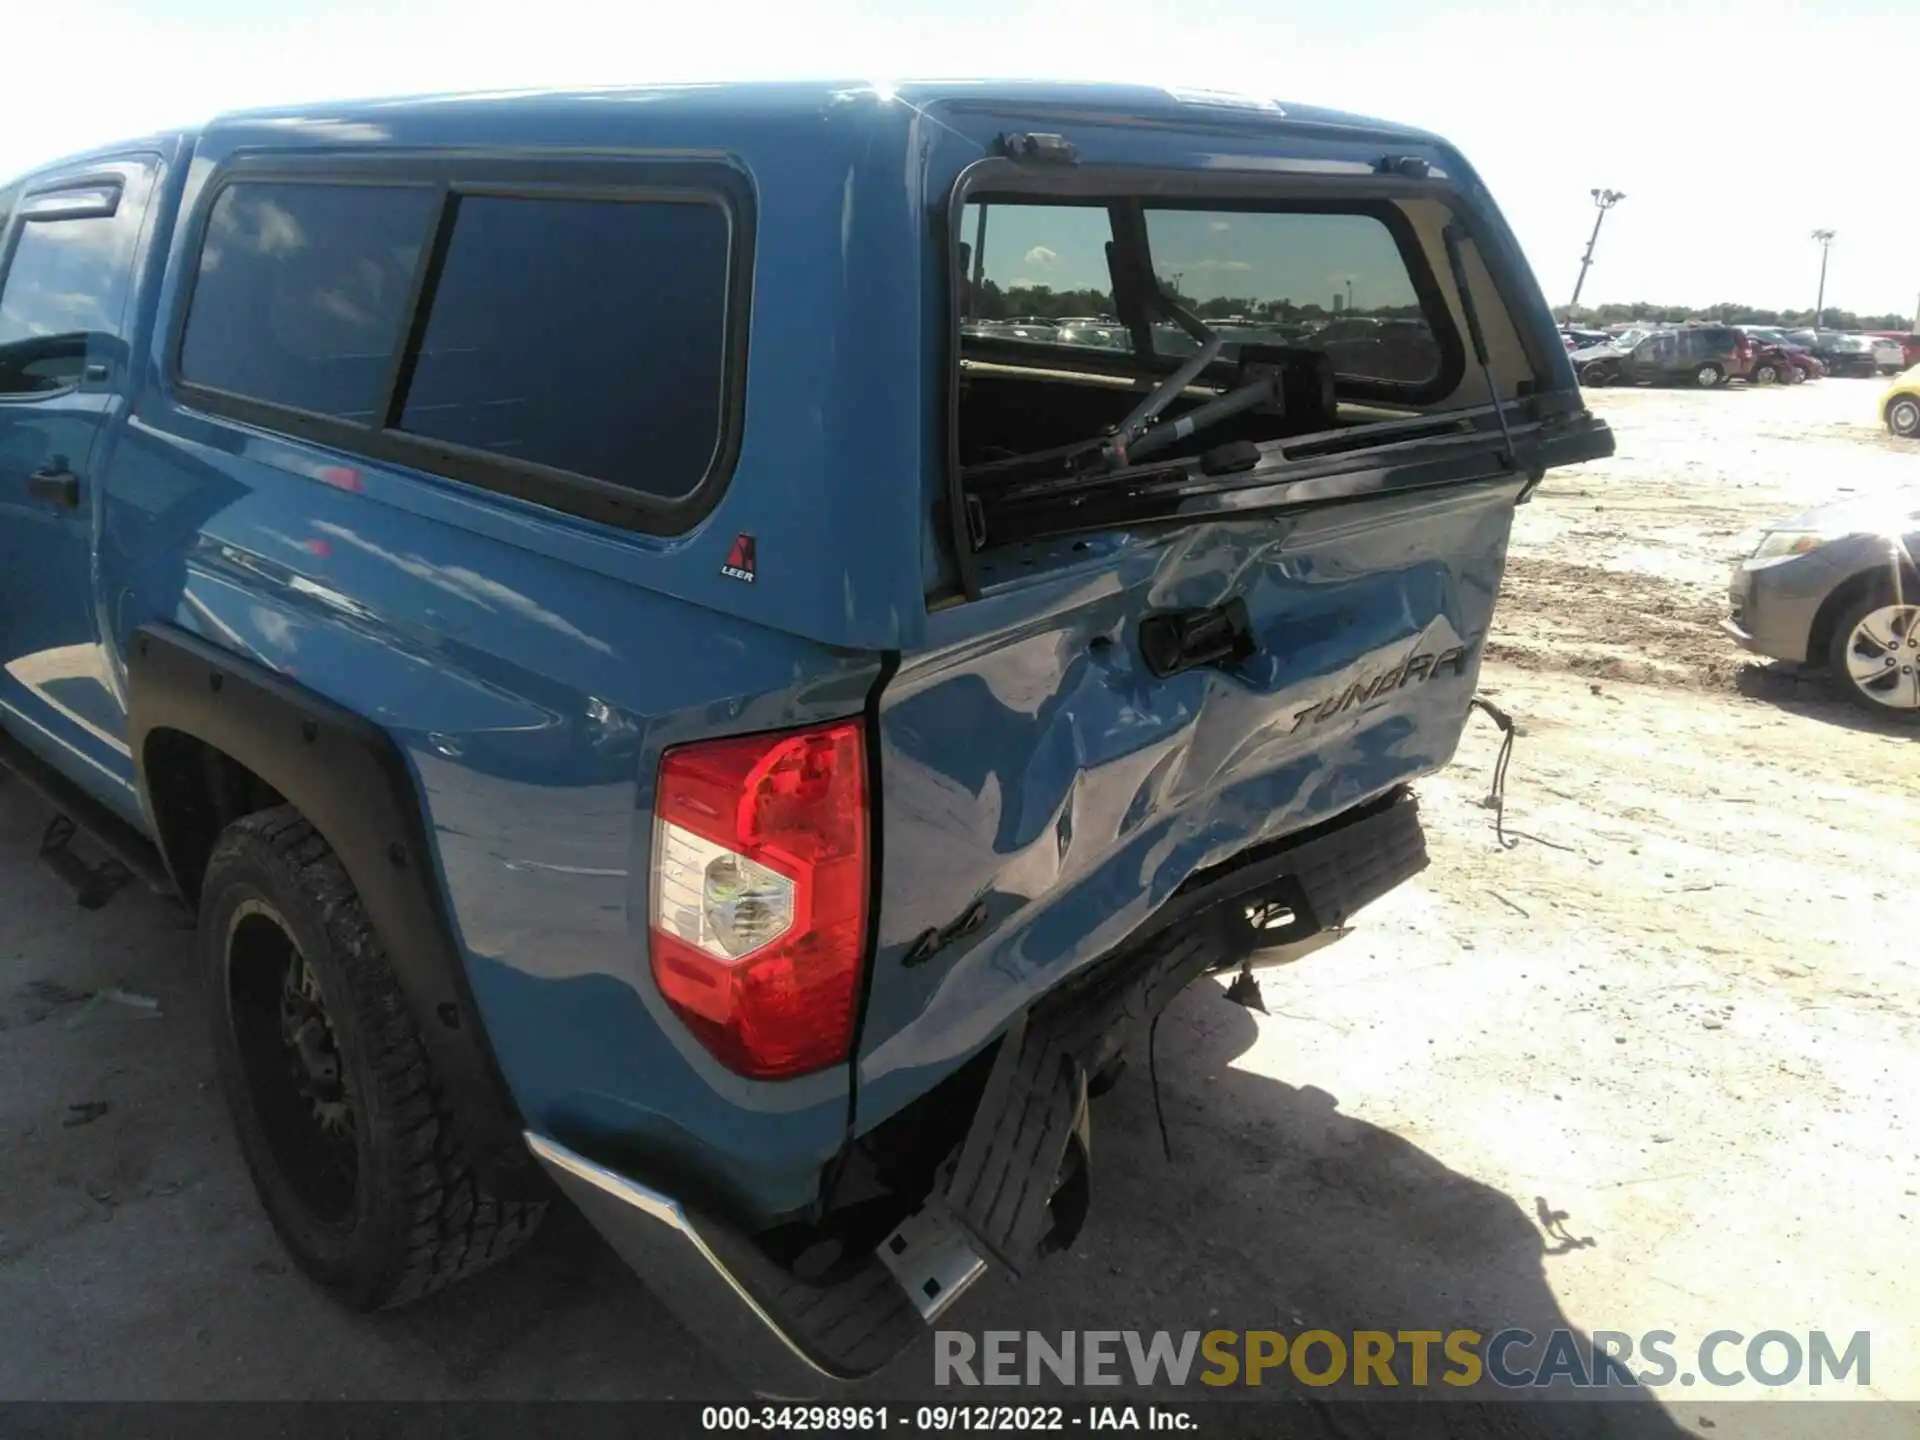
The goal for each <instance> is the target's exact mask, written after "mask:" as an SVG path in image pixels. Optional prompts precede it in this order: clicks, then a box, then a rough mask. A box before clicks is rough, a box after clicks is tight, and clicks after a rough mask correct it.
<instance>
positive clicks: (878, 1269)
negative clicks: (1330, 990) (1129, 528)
mask: <svg viewBox="0 0 1920 1440" xmlns="http://www.w3.org/2000/svg"><path fill="white" fill-rule="evenodd" d="M1426 863H1427V853H1426V841H1425V837H1424V835H1423V834H1422V831H1421V828H1420V821H1419V813H1418V809H1417V806H1416V803H1415V801H1414V798H1413V796H1412V794H1411V793H1410V792H1408V791H1406V790H1404V789H1396V790H1395V791H1393V792H1391V793H1389V794H1388V795H1386V796H1383V797H1381V798H1380V799H1378V800H1375V801H1372V802H1369V803H1368V804H1366V805H1363V806H1360V807H1357V808H1356V809H1355V810H1352V811H1349V812H1348V813H1347V814H1345V815H1342V816H1340V817H1337V818H1336V819H1335V820H1333V821H1331V822H1329V823H1328V824H1326V825H1324V826H1320V827H1316V828H1315V829H1314V830H1312V831H1308V832H1306V833H1305V834H1303V835H1300V836H1295V837H1291V838H1290V839H1288V840H1286V841H1281V842H1278V843H1276V844H1274V845H1271V846H1263V847H1260V848H1259V849H1257V850H1254V851H1249V852H1247V853H1245V854H1243V855H1240V856H1237V857H1235V859H1233V860H1232V861H1229V862H1227V863H1226V864H1224V865H1221V866H1218V867H1216V868H1215V869H1214V870H1212V871H1209V872H1203V873H1202V874H1200V875H1196V876H1195V877H1194V878H1193V879H1192V880H1191V881H1189V882H1188V884H1187V885H1186V886H1184V887H1182V889H1181V890H1180V891H1178V892H1176V894H1175V895H1174V896H1173V897H1172V898H1171V899H1170V900H1168V902H1167V903H1166V904H1165V905H1163V906H1162V907H1161V908H1160V909H1159V910H1158V911H1156V912H1155V914H1154V916H1153V918H1152V920H1151V921H1150V922H1149V923H1148V924H1147V925H1146V926H1144V927H1143V928H1142V929H1141V930H1140V931H1139V932H1137V933H1136V934H1135V935H1134V936H1133V937H1132V938H1131V939H1129V941H1128V942H1127V944H1126V945H1125V946H1124V947H1122V948H1121V949H1120V950H1119V951H1117V952H1115V953H1114V954H1113V955H1111V956H1109V957H1108V958H1107V959H1105V960H1102V961H1100V962H1098V963H1096V964H1094V965H1092V966H1089V967H1088V968H1087V969H1086V970H1085V971H1083V972H1080V973H1078V974H1076V975H1074V976H1073V977H1072V978H1071V979H1070V980H1069V981H1068V982H1067V983H1066V984H1064V985H1062V986H1061V987H1059V988H1058V989H1056V990H1055V991H1053V992H1051V993H1050V994H1048V995H1047V996H1045V997H1044V998H1043V999H1042V1000H1040V1001H1039V1002H1038V1003H1037V1004H1035V1005H1034V1006H1033V1007H1032V1008H1031V1009H1030V1010H1029V1011H1027V1012H1026V1013H1025V1014H1024V1015H1022V1016H1021V1017H1020V1018H1019V1019H1018V1020H1017V1021H1016V1023H1015V1025H1014V1026H1013V1028H1012V1029H1011V1030H1010V1031H1009V1032H1008V1035H1007V1036H1006V1037H1005V1038H1004V1041H1003V1043H1002V1044H1001V1045H1000V1048H999V1050H998V1052H997V1055H996V1058H995V1062H994V1068H993V1071H992V1074H991V1076H990V1077H989V1079H988V1082H987V1086H986V1089H985V1091H984V1093H983V1095H982V1097H981V1100H980V1103H979V1107H978V1109H977V1110H976V1111H975V1113H974V1116H973V1120H972V1122H971V1126H970V1128H969V1129H968V1131H967V1134H966V1136H965V1138H964V1139H963V1140H962V1141H961V1143H960V1144H959V1145H958V1146H957V1147H956V1148H955V1151H954V1153H953V1155H952V1157H951V1158H952V1161H953V1163H952V1165H951V1166H947V1167H943V1170H942V1173H943V1174H944V1175H945V1176H946V1179H945V1181H944V1183H943V1185H942V1188H940V1189H939V1190H938V1191H937V1193H935V1194H933V1195H931V1196H929V1197H928V1198H927V1201H926V1203H925V1205H924V1206H923V1208H922V1209H921V1210H919V1211H918V1212H916V1213H915V1214H914V1215H912V1216H910V1217H909V1218H908V1219H907V1220H905V1221H903V1222H902V1223H901V1225H900V1226H899V1227H898V1228H897V1229H896V1230H895V1231H894V1232H893V1233H892V1234H891V1235H889V1236H888V1237H887V1238H886V1239H885V1240H883V1241H882V1242H881V1244H880V1245H879V1246H878V1247H876V1249H875V1250H874V1252H873V1253H872V1254H871V1255H868V1256H865V1257H861V1258H860V1260H859V1261H858V1262H857V1263H855V1264H854V1265H853V1266H852V1267H851V1268H850V1269H847V1270H845V1271H844V1272H843V1273H842V1274H841V1275H840V1277H839V1278H838V1279H836V1280H835V1281H833V1282H832V1283H831V1284H809V1283H807V1282H803V1281H801V1280H798V1279H796V1278H795V1277H794V1276H793V1275H792V1274H791V1273H790V1272H789V1271H787V1270H785V1269H783V1268H782V1267H780V1266H779V1265H777V1264H776V1263H775V1262H774V1261H773V1260H772V1259H770V1258H769V1257H768V1256H767V1255H766V1254H765V1252H764V1251H762V1250H761V1248H760V1247H759V1246H758V1245H756V1244H755V1242H754V1241H753V1239H752V1238H751V1237H749V1236H747V1235H744V1234H741V1233H740V1232H739V1231H737V1230H735V1229H733V1228H732V1227H731V1226H729V1225H727V1224H726V1223H725V1222H723V1221H719V1220H716V1219H714V1218H712V1217H710V1216H707V1215H703V1214H701V1213H700V1212H699V1211H698V1210H697V1209H696V1208H695V1207H693V1206H691V1205H689V1204H687V1203H685V1202H683V1201H681V1200H678V1199H676V1198H674V1197H673V1196H670V1195H667V1194H664V1193H662V1192H660V1191H658V1190H655V1189H653V1188H651V1187H650V1186H647V1185H645V1184H642V1183H640V1182H639V1181H637V1180H635V1179H633V1178H632V1177H630V1176H627V1175H623V1174H621V1173H619V1172H618V1171H616V1170H613V1169H610V1168H608V1167H607V1166H604V1165H601V1164H599V1163H597V1162H595V1161H593V1160H591V1159H589V1158H588V1157H586V1156H584V1155H581V1154H579V1153H577V1152H575V1151H574V1150H571V1149H569V1148H568V1147H567V1146H565V1145H563V1144H561V1143H559V1142H558V1141H556V1140H554V1139H552V1138H551V1137H549V1136H545V1135H538V1134H532V1133H529V1134H528V1135H527V1137H526V1143H527V1146H528V1148H529V1149H530V1150H532V1152H533V1154H534V1155H535V1157H536V1158H537V1159H538V1160H539V1161H540V1163H541V1165H542V1166H544V1167H545V1169H546V1171H547V1173H548V1174H549V1175H550V1176H551V1177H552V1178H553V1179H554V1181H555V1182H556V1183H557V1184H558V1185H559V1186H560V1188H561V1189H562V1190H563V1191H564V1192H565V1193H566V1194H567V1196H568V1198H570V1199H571V1200H572V1201H573V1202H574V1203H575V1204H576V1205H578V1206H579V1207H580V1209H581V1211H582V1212H583V1213H584V1214H585V1215H586V1217H587V1218H588V1220H589V1221H591V1222H592V1224H593V1225H594V1227H595V1228H596V1229H597V1230H599V1232H600V1233H601V1235H602V1236H604V1237H605V1238H606V1240H607V1241H608V1243H609V1244H611V1245H612V1246H613V1248H614V1249H615V1250H616V1251H617V1252H618V1253H619V1254H620V1256H621V1258H622V1259H624V1260H625V1261H626V1262H627V1263H628V1264H629V1265H631V1266H632V1267H633V1269H634V1270H635V1271H636V1272H637V1273H638V1274H639V1275H640V1276H641V1277H642V1278H643V1279H644V1280H645V1281H646V1282H647V1284H648V1286H649V1287H650V1288H652V1289H653V1290H654V1291H655V1292H656V1293H657V1294H658V1295H659V1297H660V1299H661V1300H662V1301H663V1302H665V1303H666V1304H667V1306H668V1307H669V1308H670V1309H671V1310H673V1312H674V1313H675V1315H676V1316H677V1317H678V1318H679V1319H680V1321H681V1322H682V1323H683V1324H685V1325H686V1326H687V1328H688V1329H689V1330H691V1331H693V1332H694V1333H695V1334H696V1335H698V1336H699V1337H700V1338H701V1339H702V1340H703V1341H704V1342H705V1343H706V1344H707V1345H708V1346H710V1347H711V1348H712V1349H713V1350H714V1351H715V1352H716V1353H717V1354H719V1355H720V1356H721V1358H723V1359H724V1360H726V1361H727V1362H728V1363H729V1364H730V1365H731V1366H732V1367H733V1368H734V1369H735V1370H736V1371H737V1372H738V1373H739V1374H740V1376H741V1378H742V1379H743V1380H744V1381H745V1382H746V1383H747V1384H748V1385H749V1386H750V1387H751V1388H753V1389H754V1390H755V1391H756V1392H758V1393H760V1394H763V1395H770V1396H778V1397H781V1398H789V1399H803V1398H808V1397H812V1396H817V1395H821V1394H823V1393H827V1392H829V1391H831V1390H833V1389H834V1388H836V1387H837V1386H838V1385H840V1384H843V1383H845V1382H849V1381H855V1380H859V1379H862V1378H864V1377H865V1376H868V1375H871V1374H873V1373H874V1372H875V1371H877V1370H878V1369H880V1368H881V1367H882V1366H883V1365H885V1364H886V1363H887V1362H888V1361H889V1360H891V1359H892V1358H893V1357H894V1356H895V1355H897V1354H898V1353H899V1352H900V1351H901V1350H903V1349H905V1348H906V1347H907V1346H908V1345H910V1344H912V1343H913V1342H914V1340H916V1339H917V1338H918V1337H919V1336H920V1334H921V1333H922V1332H923V1331H925V1330H926V1329H927V1328H928V1327H929V1325H931V1324H932V1323H933V1321H934V1320H936V1319H937V1318H938V1317H939V1315H940V1314H941V1313H942V1312H944V1311H945V1309H946V1308H947V1307H948V1306H949V1305H950V1304H952V1303H953V1301H955V1300H956V1299H958V1298H959V1296H960V1295H961V1294H962V1293H964V1291H965V1290H966V1289H967V1288H968V1287H969V1286H970V1285H971V1284H972V1283H973V1282H974V1281H975V1280H977V1279H978V1278H979V1277H980V1276H981V1275H982V1274H984V1273H985V1271H986V1269H987V1257H991V1259H992V1260H993V1261H995V1262H996V1263H998V1264H1000V1265H1001V1266H1003V1267H1004V1268H1006V1269H1008V1270H1010V1271H1011V1272H1013V1273H1014V1274H1024V1273H1025V1272H1026V1270H1027V1267H1028V1265H1029V1264H1030V1263H1032V1262H1035V1261H1037V1260H1038V1259H1040V1258H1041V1256H1042V1255H1044V1254H1046V1253H1048V1251H1049V1249H1051V1248H1056V1247H1057V1244H1058V1243H1064V1242H1062V1241H1061V1240H1060V1236H1061V1234H1062V1233H1063V1223H1062V1222H1063V1217H1062V1215H1061V1202H1062V1197H1068V1196H1069V1192H1070V1191H1074V1192H1075V1194H1074V1195H1073V1196H1072V1197H1070V1198H1071V1200H1072V1208H1074V1209H1075V1210H1076V1211H1077V1212H1079V1213H1076V1214H1074V1215H1072V1216H1070V1217H1067V1218H1066V1222H1065V1225H1064V1232H1065V1234H1066V1240H1067V1241H1070V1240H1071V1238H1072V1232H1074V1231H1077V1229H1078V1219H1079V1214H1080V1213H1084V1206H1085V1201H1086V1195H1087V1193H1088V1185H1089V1184H1090V1172H1089V1171H1088V1169H1087V1148H1088V1147H1087V1143H1086V1142H1087V1135H1088V1121H1087V1101H1086V1094H1087V1077H1088V1076H1089V1075H1090V1074H1092V1073H1094V1072H1096V1071H1097V1070H1098V1069H1099V1068H1100V1067H1101V1066H1103V1065H1104V1064H1105V1063H1106V1062H1107V1061H1108V1060H1110V1059H1112V1058H1113V1057H1114V1056H1115V1055H1117V1054H1119V1053H1120V1052H1121V1051H1122V1050H1124V1049H1125V1047H1126V1046H1127V1045H1128V1044H1129V1043H1130V1042H1131V1041H1132V1040H1133V1039H1135V1038H1136V1037H1138V1036H1140V1035H1142V1034H1144V1032H1145V1030H1146V1027H1148V1026H1149V1025H1151V1024H1152V1022H1153V1020H1154V1019H1155V1018H1156V1017H1157V1016H1158V1015H1159V1014H1160V1012H1161V1011H1162V1010H1164V1009H1165V1008H1166V1006H1167V1005H1168V1004H1169V1003H1170V1002H1171V1001H1172V999H1173V997H1174V996H1175V995H1177V994H1178V993H1179V992H1180V991H1181V990H1182V989H1184V988H1185V987H1186V986H1187V985H1188V984H1189V983H1191V982H1192V981H1193V980H1195V979H1197V978H1198V977H1199V976H1201V975H1203V974H1206V973H1207V972H1208V971H1210V970H1217V969H1220V968H1222V967H1223V966H1226V965H1231V964H1233V963H1235V962H1237V961H1238V960H1239V959H1240V958H1241V957H1242V956H1243V955H1245V954H1246V953H1247V952H1248V951H1249V950H1250V949H1251V947H1252V945H1253V944H1254V943H1255V942H1256V939H1257V943H1259V944H1261V945H1271V944H1274V943H1277V942H1280V941H1284V940H1287V939H1290V938H1295V937H1296V935H1305V934H1312V933H1316V932H1318V931H1321V930H1327V929H1334V928H1337V927H1340V926H1343V925H1345V924H1346V922H1347V921H1348V920H1349V919H1350V918H1351V917H1352V915H1353V914H1354V912H1355V911H1357V910H1358V909H1359V908H1360V907H1361V906H1363V905H1365V904H1367V903H1369V902H1370V901H1372V900H1374V899H1377V898H1378V897H1380V896H1381V895H1384V894H1386V893H1387V892H1388V891H1389V890H1391V889H1393V888H1394V887H1395V886H1396V885H1398V884H1399V883H1400V882H1401V881H1403V880H1406V879H1409V878H1411V877H1412V876H1413V875H1416V874H1418V873H1419V872H1420V871H1421V870H1422V869H1424V868H1425V866H1426ZM1253 904H1260V905H1271V906H1284V907H1285V908H1287V909H1289V910H1291V911H1292V912H1293V913H1294V916H1295V919H1294V921H1293V923H1292V924H1291V925H1289V926H1288V927H1287V930H1286V931H1285V932H1281V931H1275V930H1271V929H1269V930H1266V931H1264V932H1255V931H1254V930H1253V929H1252V927H1251V926H1249V925H1247V924H1246V923H1245V920H1244V916H1245V913H1246V909H1247V907H1248V906H1249V905H1253ZM1076 1144H1077V1146H1078V1153H1077V1155H1076V1156H1074V1157H1073V1158H1074V1160H1075V1161H1076V1162H1077V1167H1078V1169H1077V1180H1078V1184H1077V1186H1075V1185H1068V1184H1061V1183H1059V1177H1061V1176H1062V1175H1063V1174H1066V1173H1069V1171H1070V1170H1071V1169H1072V1168H1073V1167H1070V1166H1069V1165H1068V1160H1069V1152H1071V1151H1073V1150H1074V1149H1075V1147H1076Z"/></svg>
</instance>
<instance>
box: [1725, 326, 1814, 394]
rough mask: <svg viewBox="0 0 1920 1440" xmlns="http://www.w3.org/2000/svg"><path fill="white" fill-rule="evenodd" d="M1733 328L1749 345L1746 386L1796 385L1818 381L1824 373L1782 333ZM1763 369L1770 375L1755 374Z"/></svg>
mask: <svg viewBox="0 0 1920 1440" xmlns="http://www.w3.org/2000/svg"><path fill="white" fill-rule="evenodd" d="M1734 328H1735V329H1737V330H1739V331H1741V332H1742V333H1744V334H1745V335H1746V337H1747V339H1748V340H1750V341H1752V342H1753V347H1754V368H1753V370H1752V371H1749V372H1748V375H1747V383H1748V384H1750V385H1768V384H1775V383H1778V384H1785V385H1798V384H1799V383H1800V382H1801V381H1802V380H1818V379H1819V378H1820V377H1821V376H1822V375H1824V374H1826V373H1827V367H1826V366H1825V365H1824V364H1822V363H1821V361H1820V357H1819V356H1817V355H1815V354H1814V353H1813V352H1812V351H1811V350H1809V349H1807V347H1806V346H1804V345H1796V344H1795V343H1794V342H1793V341H1791V340H1789V339H1788V338H1787V336H1786V335H1785V334H1784V333H1783V332H1782V331H1779V330H1775V329H1773V328H1772V327H1770V326H1766V325H1737V326H1735V327H1734ZM1763 356H1764V357H1765V358H1762V357H1763ZM1763 368H1764V369H1766V370H1768V371H1770V372H1771V373H1769V374H1768V375H1767V376H1765V377H1764V378H1763V377H1762V376H1761V375H1760V374H1759V373H1758V372H1759V371H1760V370H1761V369H1763Z"/></svg>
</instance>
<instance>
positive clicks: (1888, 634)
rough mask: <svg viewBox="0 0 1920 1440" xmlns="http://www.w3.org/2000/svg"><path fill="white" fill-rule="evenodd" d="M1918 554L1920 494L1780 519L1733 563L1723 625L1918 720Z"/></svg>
mask: <svg viewBox="0 0 1920 1440" xmlns="http://www.w3.org/2000/svg"><path fill="white" fill-rule="evenodd" d="M1913 423H1914V424H1916V425H1920V404H1917V405H1916V408H1915V412H1914V417H1913ZM1916 554H1920V492H1914V493H1910V494H1907V495H1904V496H1901V497H1898V498H1897V499H1895V500H1894V501H1892V502H1891V503H1890V502H1889V501H1887V500H1886V499H1884V498H1880V499H1874V500H1845V501H1841V502H1839V503H1838V504H1834V505H1827V506H1823V507H1822V508H1820V509H1818V510H1813V511H1810V512H1808V513H1807V514H1805V515H1796V516H1794V517H1793V518H1792V519H1790V520H1782V521H1780V522H1779V523H1778V524H1776V525H1774V526H1772V527H1771V528H1770V529H1769V530H1768V531H1767V533H1766V534H1765V535H1763V536H1762V537H1761V538H1760V543H1759V545H1758V546H1756V547H1755V549H1754V552H1753V554H1751V555H1749V556H1748V557H1747V558H1746V559H1744V560H1741V561H1740V562H1739V563H1738V564H1736V565H1735V566H1734V570H1733V580H1732V583H1731V584H1730V585H1729V587H1728V596H1727V598H1728V603H1729V611H1730V613H1729V614H1728V616H1727V618H1726V619H1725V620H1723V621H1721V622H1720V628H1721V629H1722V630H1724V631H1725V632H1726V633H1727V634H1728V635H1729V636H1731V637H1732V638H1733V640H1734V641H1735V642H1736V643H1738V644H1739V645H1741V646H1742V647H1744V648H1745V649H1748V650H1751V651H1753V652H1754V653H1755V654H1756V655H1766V656H1770V657H1772V658H1774V659H1777V660H1792V661H1798V662H1800V663H1803V664H1808V665H1819V666H1824V667H1825V668H1826V669H1827V670H1828V671H1829V672H1830V673H1831V674H1832V676H1833V678H1834V680H1835V681H1836V682H1837V683H1838V684H1839V686H1840V689H1841V692H1842V693H1843V694H1845V696H1846V697H1847V699H1849V700H1850V701H1852V702H1853V703H1854V704H1855V705H1858V706H1860V707H1861V708H1862V709H1865V710H1870V711H1873V712H1875V713H1876V714H1882V715H1897V716H1900V717H1901V718H1903V719H1907V720H1920V568H1916V567H1915V564H1914V558H1913V557H1914V556H1915V555H1916Z"/></svg>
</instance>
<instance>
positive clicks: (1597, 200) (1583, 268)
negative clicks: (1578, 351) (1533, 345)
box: [1567, 190, 1627, 325]
mask: <svg viewBox="0 0 1920 1440" xmlns="http://www.w3.org/2000/svg"><path fill="white" fill-rule="evenodd" d="M1587 193H1588V194H1589V195H1591V196H1593V203H1594V206H1595V208H1597V209H1598V210H1599V211H1600V213H1599V214H1598V215H1596V216H1594V217H1593V234H1591V235H1589V236H1588V237H1587V253H1586V254H1584V255H1582V256H1581V257H1580V278H1579V279H1578V280H1576V281H1574V282H1573V299H1572V301H1571V302H1570V303H1569V304H1568V305H1567V323H1568V324H1569V325H1571V324H1572V323H1573V308H1574V306H1576V305H1578V304H1579V303H1580V287H1581V286H1583V285H1585V284H1586V283H1587V267H1588V266H1590V265H1592V264H1593V247H1594V245H1595V243H1596V242H1597V241H1598V240H1599V239H1600V222H1601V221H1602V220H1604V219H1606V218H1607V211H1609V210H1611V209H1612V208H1613V207H1614V206H1616V205H1618V204H1619V203H1620V202H1621V201H1622V200H1624V199H1626V198H1627V193H1626V191H1624V190H1589V191H1588V192H1587Z"/></svg>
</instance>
